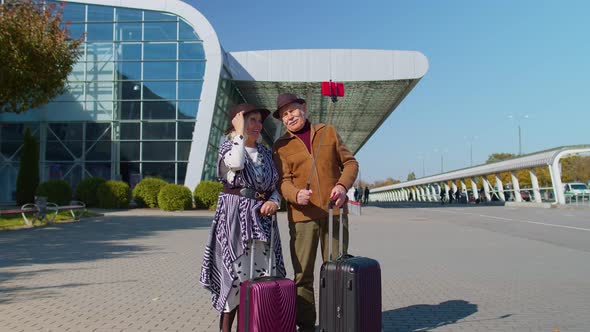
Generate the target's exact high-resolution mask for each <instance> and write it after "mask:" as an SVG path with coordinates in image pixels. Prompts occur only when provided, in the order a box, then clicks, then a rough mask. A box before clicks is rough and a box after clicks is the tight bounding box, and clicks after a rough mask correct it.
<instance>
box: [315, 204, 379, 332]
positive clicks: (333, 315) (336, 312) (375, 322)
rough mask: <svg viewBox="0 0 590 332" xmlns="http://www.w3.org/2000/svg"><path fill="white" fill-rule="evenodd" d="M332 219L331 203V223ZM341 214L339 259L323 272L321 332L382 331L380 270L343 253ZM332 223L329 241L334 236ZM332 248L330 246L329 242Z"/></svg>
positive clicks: (327, 264)
mask: <svg viewBox="0 0 590 332" xmlns="http://www.w3.org/2000/svg"><path fill="white" fill-rule="evenodd" d="M332 217H333V203H332V202H330V213H329V220H332ZM343 228H344V227H343V225H342V211H340V222H339V229H340V232H339V253H340V254H339V257H338V258H337V259H335V260H332V257H331V253H332V248H331V245H329V249H328V250H329V252H330V260H328V261H326V262H325V263H324V264H323V265H322V268H321V270H320V331H322V332H338V331H358V332H360V331H362V332H380V331H381V267H380V266H379V263H378V262H377V261H376V260H374V259H371V258H366V257H354V256H351V255H348V254H347V253H345V252H343V250H342V249H343V246H342V243H343V241H342V236H343ZM333 233H334V232H333V229H332V223H331V222H330V223H329V234H330V238H331V237H332V236H333ZM329 243H330V244H331V242H329Z"/></svg>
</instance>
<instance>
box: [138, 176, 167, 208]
mask: <svg viewBox="0 0 590 332" xmlns="http://www.w3.org/2000/svg"><path fill="white" fill-rule="evenodd" d="M167 184H168V182H166V181H164V180H162V179H158V178H145V179H143V180H141V181H140V182H139V183H138V184H137V185H136V186H135V188H133V199H134V200H135V203H137V206H138V207H146V206H147V207H151V208H156V207H158V193H159V192H160V189H162V187H164V186H165V185H167Z"/></svg>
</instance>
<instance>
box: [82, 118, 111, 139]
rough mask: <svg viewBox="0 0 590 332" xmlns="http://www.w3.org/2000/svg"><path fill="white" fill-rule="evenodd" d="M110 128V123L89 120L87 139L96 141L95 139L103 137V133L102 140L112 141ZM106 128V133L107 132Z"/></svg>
mask: <svg viewBox="0 0 590 332" xmlns="http://www.w3.org/2000/svg"><path fill="white" fill-rule="evenodd" d="M110 128H111V125H110V123H99V122H88V123H86V139H87V140H92V141H94V140H96V139H98V138H99V137H101V135H102V138H101V140H109V141H110V139H111V130H110ZM107 129H108V130H107ZM105 130H106V133H105ZM103 134H104V135H103Z"/></svg>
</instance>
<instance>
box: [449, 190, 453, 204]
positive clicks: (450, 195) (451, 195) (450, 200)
mask: <svg viewBox="0 0 590 332" xmlns="http://www.w3.org/2000/svg"><path fill="white" fill-rule="evenodd" d="M449 204H453V190H452V189H449Z"/></svg>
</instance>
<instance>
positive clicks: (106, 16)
mask: <svg viewBox="0 0 590 332" xmlns="http://www.w3.org/2000/svg"><path fill="white" fill-rule="evenodd" d="M88 21H103V22H104V21H106V22H112V21H113V7H107V6H94V5H88Z"/></svg>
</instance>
